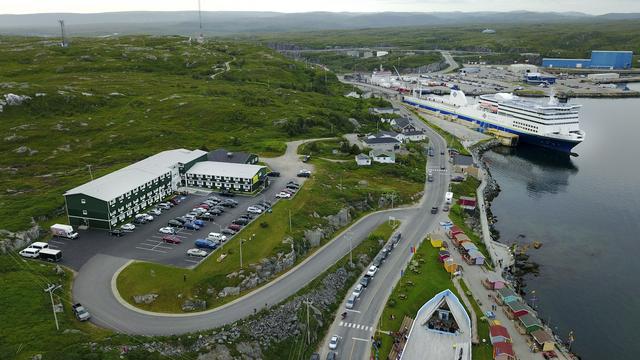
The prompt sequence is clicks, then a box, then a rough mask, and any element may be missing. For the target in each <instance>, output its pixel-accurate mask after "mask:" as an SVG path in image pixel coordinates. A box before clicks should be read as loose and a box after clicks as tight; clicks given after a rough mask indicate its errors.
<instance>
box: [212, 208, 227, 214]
mask: <svg viewBox="0 0 640 360" xmlns="http://www.w3.org/2000/svg"><path fill="white" fill-rule="evenodd" d="M223 212H224V210H220V209H218V208H213V209H211V210H209V214H211V215H216V216H217V215H220V214H222V213H223Z"/></svg>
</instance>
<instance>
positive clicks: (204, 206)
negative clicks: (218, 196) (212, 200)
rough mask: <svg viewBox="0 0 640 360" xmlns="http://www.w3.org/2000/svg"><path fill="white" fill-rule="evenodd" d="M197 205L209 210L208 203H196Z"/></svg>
mask: <svg viewBox="0 0 640 360" xmlns="http://www.w3.org/2000/svg"><path fill="white" fill-rule="evenodd" d="M198 207H201V208H203V209H207V210H209V205H207V204H200V205H198Z"/></svg>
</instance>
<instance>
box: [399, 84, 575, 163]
mask: <svg viewBox="0 0 640 360" xmlns="http://www.w3.org/2000/svg"><path fill="white" fill-rule="evenodd" d="M403 101H404V102H405V103H407V104H410V105H413V106H417V107H421V108H425V109H428V110H431V111H437V112H440V113H442V114H447V115H454V116H457V117H458V118H459V119H462V120H466V121H471V122H473V123H476V124H478V125H479V126H480V127H482V128H495V129H498V130H502V131H506V132H510V133H513V134H517V135H518V136H519V141H520V142H524V143H529V144H534V145H538V146H542V147H546V148H550V149H555V150H560V151H564V152H571V149H573V147H575V146H576V145H578V144H579V143H581V142H582V141H583V140H584V137H585V133H584V131H582V130H580V117H579V109H580V107H581V106H582V105H568V104H559V103H558V101H557V100H556V99H555V97H554V96H553V95H552V96H551V98H550V99H549V102H548V103H547V104H541V103H538V102H534V101H531V100H524V99H522V98H520V97H518V96H516V95H513V94H508V93H497V94H492V95H481V96H480V98H479V101H478V102H477V103H473V104H470V103H469V102H468V101H467V98H466V96H465V95H464V93H463V92H462V91H460V90H451V94H450V95H449V96H448V97H442V96H432V95H430V96H428V97H426V98H420V97H412V96H405V97H404V98H403Z"/></svg>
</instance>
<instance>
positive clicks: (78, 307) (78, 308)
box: [71, 303, 91, 321]
mask: <svg viewBox="0 0 640 360" xmlns="http://www.w3.org/2000/svg"><path fill="white" fill-rule="evenodd" d="M71 310H73V313H74V314H75V315H76V319H78V320H80V321H87V320H89V319H91V314H90V313H89V311H88V310H87V309H86V308H85V307H84V306H82V304H80V303H77V304H73V305H71Z"/></svg>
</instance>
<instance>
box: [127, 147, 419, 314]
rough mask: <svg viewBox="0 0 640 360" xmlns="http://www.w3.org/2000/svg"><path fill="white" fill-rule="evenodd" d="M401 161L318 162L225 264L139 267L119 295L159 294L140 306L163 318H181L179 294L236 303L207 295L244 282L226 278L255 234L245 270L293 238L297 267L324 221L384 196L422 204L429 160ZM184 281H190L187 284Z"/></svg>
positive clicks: (232, 248)
mask: <svg viewBox="0 0 640 360" xmlns="http://www.w3.org/2000/svg"><path fill="white" fill-rule="evenodd" d="M402 161H405V163H403V164H396V165H387V164H376V165H375V166H370V167H358V166H356V165H355V161H353V162H348V163H332V162H328V161H325V160H321V159H317V158H314V159H312V162H313V163H314V164H315V166H316V170H315V172H314V175H313V176H312V177H311V178H310V179H309V180H308V181H307V182H306V183H305V185H304V186H303V187H302V189H301V190H300V191H299V192H298V194H297V195H296V196H295V197H294V198H293V199H291V200H285V201H280V202H278V203H277V204H276V205H275V206H274V208H273V212H272V213H267V214H264V215H262V216H261V217H260V218H259V219H258V221H256V222H254V223H252V224H251V225H249V226H247V227H246V228H244V229H243V230H242V231H241V232H240V233H239V234H237V235H236V236H234V238H233V239H232V240H230V241H229V242H228V243H226V244H225V245H224V248H223V249H222V251H220V250H218V251H217V253H222V252H223V253H226V254H227V257H226V258H225V259H224V260H223V261H222V262H218V261H217V255H216V256H212V257H209V258H208V259H206V260H205V261H204V262H203V263H202V264H200V265H199V266H198V267H197V268H196V269H194V270H183V269H180V270H177V269H176V268H174V267H171V266H165V265H159V264H154V263H147V262H135V263H133V264H131V265H130V266H128V267H127V268H126V269H124V270H123V272H122V273H121V274H120V276H119V277H118V281H117V286H118V290H119V291H120V294H121V295H122V297H123V298H124V299H125V300H127V301H132V299H133V298H132V297H133V296H134V295H140V294H146V293H150V292H153V293H157V294H159V295H160V296H159V297H158V299H157V300H156V301H155V302H154V303H152V304H149V305H139V306H140V307H141V308H143V309H146V310H152V311H159V312H180V311H181V310H180V305H181V302H182V300H181V299H178V294H182V295H183V298H188V297H194V298H195V297H198V298H200V299H202V298H205V299H206V300H207V303H208V306H209V307H215V306H218V305H220V304H222V303H224V302H228V301H231V300H233V299H234V297H231V296H229V297H225V298H221V299H216V298H214V297H212V296H209V295H207V294H206V291H207V289H209V288H215V289H216V290H217V291H219V290H221V289H222V288H223V287H225V286H236V285H237V284H238V283H239V282H240V279H237V278H236V279H228V278H227V277H226V275H227V274H229V273H232V272H234V271H238V270H240V252H239V244H240V243H239V241H240V239H242V238H244V239H249V238H251V235H252V234H255V237H254V238H253V239H252V240H248V241H247V242H246V243H244V244H243V247H242V252H243V262H244V266H245V269H247V268H248V264H251V263H258V262H259V261H260V260H261V259H263V258H265V257H269V256H272V255H276V254H277V253H286V252H289V251H290V249H291V247H290V245H289V244H284V243H283V242H282V241H283V240H284V239H285V238H287V237H292V238H293V240H294V241H293V245H294V248H295V250H296V253H297V254H298V261H301V260H302V258H303V257H304V256H308V255H309V254H310V253H311V252H313V251H315V249H313V248H309V245H308V243H307V242H306V241H305V240H304V238H303V236H304V230H305V229H311V228H314V227H316V226H322V225H325V224H326V220H325V219H324V218H323V217H325V216H328V215H333V214H336V213H337V212H338V211H340V209H342V208H344V207H345V206H349V205H357V204H358V203H362V202H363V201H368V199H369V198H370V197H371V198H373V199H376V200H375V201H374V202H373V203H372V204H371V205H372V206H373V207H374V209H377V199H378V198H379V197H380V196H382V195H383V194H395V199H394V205H398V204H402V203H409V202H413V201H414V200H417V197H414V195H415V194H417V193H418V192H420V191H421V190H422V189H423V186H424V164H425V163H424V156H422V155H417V154H414V155H410V156H407V157H405V158H404V160H402ZM362 181H366V182H367V185H366V186H365V185H363V183H362ZM289 211H291V214H292V218H291V219H292V225H293V228H292V230H290V229H289ZM365 213H366V211H355V210H354V211H353V214H352V216H353V219H354V220H355V219H356V218H358V217H360V216H362V215H363V214H365ZM262 223H265V224H267V227H263V226H261V224H262ZM331 236H333V235H331ZM328 240H329V239H328V238H327V239H325V240H324V241H328ZM183 275H187V280H186V281H184V279H183ZM217 291H216V293H217Z"/></svg>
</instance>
